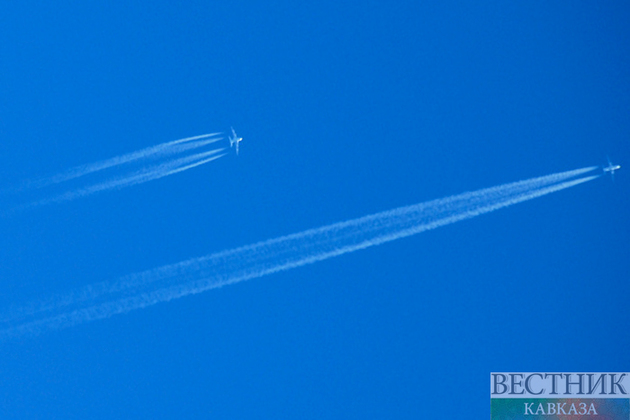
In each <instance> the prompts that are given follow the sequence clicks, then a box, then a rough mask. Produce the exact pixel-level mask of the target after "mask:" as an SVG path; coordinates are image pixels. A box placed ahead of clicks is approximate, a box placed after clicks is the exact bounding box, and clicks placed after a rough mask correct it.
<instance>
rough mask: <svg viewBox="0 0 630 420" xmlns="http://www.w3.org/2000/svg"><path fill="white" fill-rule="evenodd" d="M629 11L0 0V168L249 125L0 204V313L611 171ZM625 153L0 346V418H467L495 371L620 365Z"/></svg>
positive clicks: (35, 171) (486, 406) (609, 7)
mask: <svg viewBox="0 0 630 420" xmlns="http://www.w3.org/2000/svg"><path fill="white" fill-rule="evenodd" d="M629 21H630V5H628V3H627V2H624V1H617V2H615V1H609V2H594V1H576V0H571V1H557V2H544V1H527V2H491V1H476V2H458V1H434V2H412V1H397V2H385V1H346V2H341V3H340V2H338V1H327V0H324V1H318V2H294V1H284V0H280V1H273V2H269V1H267V2H262V1H261V2H253V1H246V0H242V1H229V2H228V1H217V2H202V1H191V2H186V3H185V4H181V3H177V2H164V1H154V2H142V3H140V2H100V3H97V2H79V1H69V2H62V3H59V2H57V3H54V2H50V3H43V2H35V1H29V0H26V1H21V2H5V4H3V5H2V6H0V37H1V39H2V43H0V57H1V58H0V92H1V94H0V190H1V189H4V188H7V187H10V186H13V185H18V184H20V183H21V182H23V181H24V180H27V179H35V178H38V177H41V176H48V175H54V174H57V173H60V172H63V171H65V170H67V169H69V168H72V167H75V166H77V165H82V164H86V163H91V162H95V161H99V160H103V159H107V158H111V157H115V156H119V155H121V154H124V153H128V152H133V151H136V150H139V149H142V148H145V147H150V146H154V145H157V144H160V143H163V142H167V141H172V140H176V139H180V138H183V137H188V136H195V135H199V134H204V133H210V132H215V131H223V132H227V131H228V130H229V128H230V126H233V127H234V128H235V129H236V130H237V132H238V133H239V135H241V136H243V137H244V140H243V142H242V143H241V145H240V155H239V156H238V157H237V156H235V155H234V154H233V153H231V154H229V155H227V156H224V157H223V158H221V159H218V160H216V161H213V162H211V163H208V164H206V165H203V166H199V167H197V168H194V169H191V170H188V171H185V172H182V173H180V174H176V175H173V176H169V177H165V178H162V179H159V180H155V181H152V182H149V183H145V184H142V185H136V186H133V187H130V188H126V189H122V190H120V191H104V192H101V193H99V194H94V195H90V196H87V197H84V198H80V199H76V200H73V201H69V202H63V203H58V204H51V205H47V206H41V207H38V208H33V209H29V210H24V211H18V212H14V213H10V214H4V215H3V216H0V282H1V283H0V285H1V288H2V289H1V290H2V292H1V293H0V312H5V308H10V307H12V306H19V305H21V304H23V303H27V302H29V301H32V300H38V299H45V298H47V297H48V296H51V295H54V294H58V293H63V292H64V291H67V290H72V289H75V288H77V287H81V286H86V285H90V284H93V283H96V282H100V281H108V280H113V279H116V278H119V277H121V276H124V275H127V274H130V273H135V272H139V271H143V270H147V269H152V268H155V267H159V266H162V265H165V264H170V263H176V262H179V261H182V260H185V259H188V258H193V257H198V256H202V255H206V254H209V253H212V252H216V251H221V250H224V249H229V248H233V247H238V246H242V245H247V244H250V243H253V242H256V241H261V240H265V239H268V238H273V237H276V236H280V235H285V234H290V233H294V232H299V231H302V230H304V229H307V228H312V227H318V226H322V225H325V224H329V223H333V222H337V221H343V220H347V219H350V218H356V217H360V216H363V215H366V214H370V213H374V212H377V211H382V210H388V209H391V208H394V207H398V206H402V205H408V204H414V203H418V202H422V201H426V200H429V199H433V198H440V197H445V196H449V195H452V194H455V193H460V192H464V191H469V190H477V189H479V188H483V187H490V186H494V185H498V184H503V183H506V182H511V181H517V180H520V179H526V178H531V177H534V176H540V175H546V174H550V173H554V172H559V171H564V170H571V169H576V168H581V167H585V166H591V165H602V164H604V163H605V162H606V156H607V155H609V156H610V158H611V159H612V160H613V161H614V162H615V163H619V164H621V165H622V166H627V165H626V164H627V162H628V161H630V149H629V147H628V144H629V143H628V139H629V138H630V118H629V116H630V73H629V70H628V69H630V56H629V54H628V52H629V51H630V29H628V22H629ZM222 144H223V146H228V143H227V141H226V140H223V143H222ZM625 170H627V168H625V167H624V168H622V169H621V171H620V172H618V173H617V174H616V176H615V182H614V183H613V182H611V181H610V179H609V178H603V177H602V178H600V179H597V180H595V181H593V182H589V183H587V184H584V185H580V186H577V187H575V188H571V189H568V190H566V191H562V192H558V193H555V194H552V195H550V196H547V197H543V198H540V199H536V200H533V201H528V202H526V203H523V204H519V205H517V206H513V207H510V208H508V209H504V210H501V211H498V212H495V213H492V214H489V215H484V216H480V217H478V218H475V219H472V220H468V221H464V222H460V223H456V224H453V225H450V226H446V227H443V228H440V229H437V230H433V231H430V232H426V233H422V234H420V235H416V236H414V237H411V238H406V239H402V240H399V241H396V242H392V243H389V244H385V245H382V246H379V247H373V248H370V249H367V250H364V251H359V252H355V253H352V254H349V255H345V256H342V257H338V258H333V259H329V260H326V261H323V262H320V263H317V264H314V265H309V266H306V267H301V268H297V269H294V270H289V271H286V272H283V273H278V274H275V275H272V276H266V277H263V278H260V279H255V280H251V281H248V282H243V283H240V284H237V285H232V286H229V287H224V288H221V289H218V290H212V291H208V292H206V293H202V294H198V295H195V296H189V297H185V298H182V299H178V300H174V301H172V302H168V303H162V304H158V305H155V306H152V307H150V308H147V309H143V310H138V311H133V312H131V313H129V314H126V315H120V316H115V317H112V318H109V319H106V320H101V321H95V322H91V323H86V324H82V325H79V326H77V327H74V328H69V329H63V330H58V331H52V332H48V333H46V334H42V335H40V336H37V337H31V338H26V337H24V338H17V339H12V340H8V341H4V342H1V343H0V395H1V396H2V398H0V418H2V419H13V418H15V419H25V418H28V419H50V418H63V419H86V418H90V419H101V418H102V419H111V418H133V419H162V418H164V419H171V418H204V419H205V418H230V419H253V418H259V419H267V418H274V419H295V418H306V419H309V418H312V419H322V418H334V419H336V418H339V419H350V418H352V419H354V418H356V419H366V418H375V419H376V418H379V419H381V418H397V419H407V418H408V419H417V418H463V417H467V418H468V417H470V416H473V417H477V416H479V417H480V418H484V417H485V418H487V417H488V416H489V410H490V399H489V392H488V388H489V380H490V375H489V374H490V372H492V371H525V372H528V371H573V372H575V371H622V370H627V369H628V347H629V346H630V336H629V335H628V334H627V326H628V325H630V310H628V306H627V302H628V292H629V291H630V286H629V282H628V280H629V278H630V273H629V271H630V270H629V268H630V267H629V265H628V255H629V252H630V244H629V241H628V239H629V229H630V224H629V219H628V216H627V214H628V212H627V208H628V204H629V203H628V202H629V195H628V182H627V175H626V173H625V172H624V171H625ZM25 194H26V193H25ZM19 199H23V197H22V198H20V197H18V196H16V195H15V194H6V193H5V194H2V195H0V200H1V201H0V205H1V206H2V209H0V210H6V209H10V208H13V207H14V206H15V205H16V204H17V200H19Z"/></svg>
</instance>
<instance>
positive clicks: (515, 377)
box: [490, 372, 630, 420]
mask: <svg viewBox="0 0 630 420" xmlns="http://www.w3.org/2000/svg"><path fill="white" fill-rule="evenodd" d="M490 401H491V419H492V420H499V419H501V420H508V419H510V420H512V419H527V420H532V419H548V420H552V419H566V418H571V419H578V418H579V419H598V420H604V419H606V420H621V419H623V420H629V419H630V373H627V372H619V373H618V372H615V373H611V372H606V373H603V372H602V373H576V372H570V373H560V372H530V373H522V372H521V373H506V372H500V373H491V374H490ZM566 416H571V417H566Z"/></svg>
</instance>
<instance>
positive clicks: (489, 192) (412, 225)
mask: <svg viewBox="0 0 630 420" xmlns="http://www.w3.org/2000/svg"><path fill="white" fill-rule="evenodd" d="M595 168H596V167H591V168H584V169H578V170H575V171H568V172H561V173H558V174H553V175H548V176H543V177H539V178H532V179H529V180H525V181H520V182H514V183H509V184H504V185H500V186H497V187H492V188H486V189H482V190H478V191H474V192H468V193H464V194H459V195H454V196H451V197H446V198H442V199H438V200H431V201H427V202H424V203H420V204H415V205H411V206H406V207H400V208H397V209H394V210H389V211H385V212H381V213H376V214H372V215H369V216H364V217H361V218H358V219H353V220H349V221H345V222H340V223H335V224H332V225H328V226H324V227H320V228H317V229H309V230H306V231H303V232H300V233H296V234H293V235H288V236H283V237H279V238H275V239H270V240H267V241H263V242H258V243H255V244H253V245H248V246H244V247H241V248H236V249H232V250H227V251H222V252H218V253H215V254H211V255H207V256H205V257H201V258H195V259H191V260H188V261H184V262H181V263H178V264H173V265H168V266H164V267H160V268H157V269H153V270H149V271H145V272H142V273H138V274H134V275H130V276H127V277H125V278H122V279H120V280H118V281H115V282H105V283H98V284H95V285H92V286H88V287H85V288H82V289H79V290H76V291H74V292H71V293H68V294H66V295H63V296H57V297H54V298H53V299H50V300H49V301H47V302H40V303H39V304H34V305H30V306H27V307H24V308H21V309H19V310H14V311H12V313H11V314H9V316H8V317H4V319H3V320H2V322H3V323H5V324H8V325H6V327H4V329H2V330H0V338H3V337H10V336H15V335H22V334H37V333H40V332H42V331H45V330H49V329H53V328H62V327H69V326H73V325H77V324H80V323H84V322H88V321H92V320H96V319H103V318H108V317H110V316H113V315H116V314H121V313H125V312H128V311H131V310H134V309H140V308H144V307H147V306H151V305H155V304H157V303H160V302H166V301H170V300H173V299H177V298H180V297H183V296H186V295H191V294H196V293H201V292H203V291H206V290H210V289H215V288H219V287H222V286H225V285H228V284H234V283H239V282H242V281H245V280H249V279H253V278H257V277H262V276H265V275H268V274H272V273H277V272H281V271H286V270H289V269H292V268H296V267H300V266H304V265H307V264H312V263H315V262H318V261H322V260H325V259H328V258H331V257H334V256H339V255H343V254H346V253H349V252H353V251H357V250H360V249H364V248H368V247H371V246H375V245H380V244H383V243H386V242H390V241H393V240H396V239H400V238H404V237H407V236H411V235H414V234H417V233H420V232H424V231H427V230H431V229H435V228H438V227H441V226H446V225H449V224H452V223H455V222H458V221H462V220H466V219H470V218H473V217H475V216H479V215H482V214H485V213H490V212H492V211H495V210H498V209H501V208H504V207H508V206H511V205H513V204H517V203H521V202H524V201H528V200H531V199H534V198H537V197H541V196H544V195H547V194H550V193H553V192H556V191H561V190H564V189H566V188H570V187H573V186H576V185H579V184H582V183H585V182H588V181H591V180H593V179H596V178H598V177H599V175H595V176H585V177H581V178H576V177H578V176H580V175H583V174H586V173H588V172H590V171H592V170H594V169H595Z"/></svg>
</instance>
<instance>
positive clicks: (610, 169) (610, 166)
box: [604, 157, 621, 181]
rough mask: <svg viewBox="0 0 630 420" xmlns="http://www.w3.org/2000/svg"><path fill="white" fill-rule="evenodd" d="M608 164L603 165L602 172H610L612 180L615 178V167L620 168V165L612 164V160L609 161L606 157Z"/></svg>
mask: <svg viewBox="0 0 630 420" xmlns="http://www.w3.org/2000/svg"><path fill="white" fill-rule="evenodd" d="M607 159H608V166H605V167H604V172H610V176H611V178H612V180H613V181H614V180H615V171H616V170H617V169H621V165H613V164H612V162H611V161H610V158H608V157H607Z"/></svg>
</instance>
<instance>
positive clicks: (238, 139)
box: [229, 127, 243, 155]
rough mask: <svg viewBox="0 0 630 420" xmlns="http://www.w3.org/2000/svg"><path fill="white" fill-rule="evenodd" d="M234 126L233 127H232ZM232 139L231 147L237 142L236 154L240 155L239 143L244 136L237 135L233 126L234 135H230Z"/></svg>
mask: <svg viewBox="0 0 630 420" xmlns="http://www.w3.org/2000/svg"><path fill="white" fill-rule="evenodd" d="M230 128H232V127H230ZM229 139H230V147H232V146H234V145H235V144H236V154H237V155H238V144H239V143H240V142H241V141H243V137H238V136H237V135H236V131H234V129H233V128H232V135H231V136H230V137H229Z"/></svg>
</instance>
